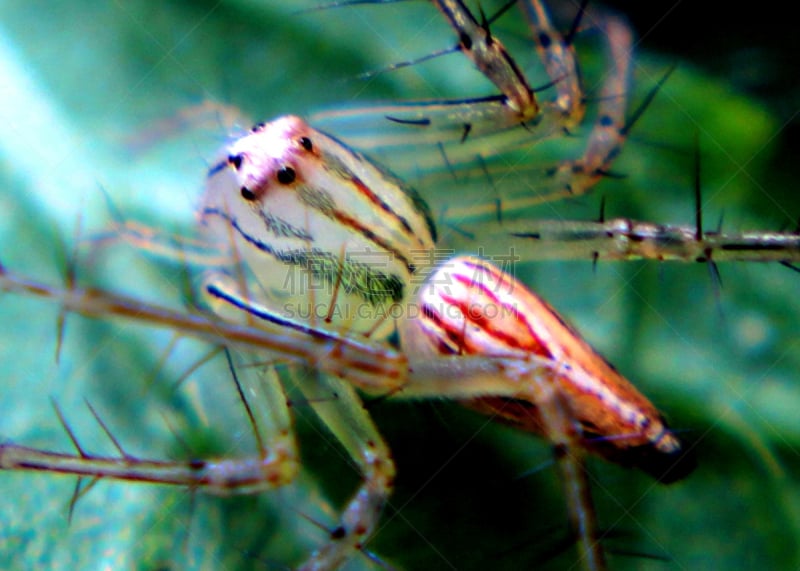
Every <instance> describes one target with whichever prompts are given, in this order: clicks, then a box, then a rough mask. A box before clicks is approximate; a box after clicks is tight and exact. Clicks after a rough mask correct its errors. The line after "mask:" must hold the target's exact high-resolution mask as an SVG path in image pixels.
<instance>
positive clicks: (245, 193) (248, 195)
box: [240, 186, 256, 200]
mask: <svg viewBox="0 0 800 571" xmlns="http://www.w3.org/2000/svg"><path fill="white" fill-rule="evenodd" d="M240 192H241V193H242V198H244V199H245V200H255V199H256V193H255V192H253V191H252V190H250V189H249V188H247V187H246V186H243V187H242V188H241V189H240Z"/></svg>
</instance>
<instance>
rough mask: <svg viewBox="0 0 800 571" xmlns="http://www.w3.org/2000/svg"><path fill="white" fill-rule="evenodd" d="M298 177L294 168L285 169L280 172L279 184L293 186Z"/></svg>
mask: <svg viewBox="0 0 800 571" xmlns="http://www.w3.org/2000/svg"><path fill="white" fill-rule="evenodd" d="M296 177H297V173H295V172H294V169H293V168H292V167H283V168H282V169H281V170H279V171H278V182H279V183H281V184H291V183H293V182H294V179H295V178H296Z"/></svg>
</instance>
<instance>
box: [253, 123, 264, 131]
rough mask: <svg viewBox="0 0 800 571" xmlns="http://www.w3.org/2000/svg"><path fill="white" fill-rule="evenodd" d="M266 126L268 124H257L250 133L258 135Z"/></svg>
mask: <svg viewBox="0 0 800 571" xmlns="http://www.w3.org/2000/svg"><path fill="white" fill-rule="evenodd" d="M266 126H267V124H266V123H256V124H255V125H253V128H252V129H250V132H251V133H258V132H259V131H261V130H262V129H264V127H266Z"/></svg>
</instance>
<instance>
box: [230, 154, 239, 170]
mask: <svg viewBox="0 0 800 571" xmlns="http://www.w3.org/2000/svg"><path fill="white" fill-rule="evenodd" d="M228 164H229V165H231V166H233V168H235V169H236V170H237V171H238V170H239V169H240V168H242V155H229V156H228Z"/></svg>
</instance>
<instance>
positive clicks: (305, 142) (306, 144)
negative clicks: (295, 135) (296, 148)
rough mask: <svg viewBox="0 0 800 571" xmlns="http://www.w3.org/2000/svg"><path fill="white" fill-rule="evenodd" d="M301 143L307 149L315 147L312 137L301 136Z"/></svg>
mask: <svg viewBox="0 0 800 571" xmlns="http://www.w3.org/2000/svg"><path fill="white" fill-rule="evenodd" d="M300 145H301V146H302V147H303V148H304V149H305V150H307V151H310V150H311V149H313V148H314V145H312V144H311V139H309V138H308V137H300Z"/></svg>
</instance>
